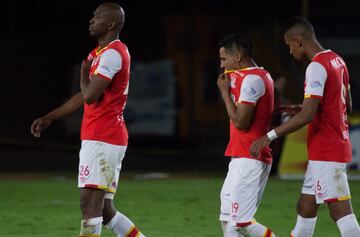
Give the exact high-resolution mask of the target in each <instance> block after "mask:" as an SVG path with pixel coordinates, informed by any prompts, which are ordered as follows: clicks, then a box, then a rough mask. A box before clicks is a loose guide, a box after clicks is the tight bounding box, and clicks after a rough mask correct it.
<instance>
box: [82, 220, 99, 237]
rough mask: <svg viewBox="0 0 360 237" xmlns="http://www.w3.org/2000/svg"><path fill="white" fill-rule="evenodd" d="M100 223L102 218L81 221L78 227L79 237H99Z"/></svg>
mask: <svg viewBox="0 0 360 237" xmlns="http://www.w3.org/2000/svg"><path fill="white" fill-rule="evenodd" d="M102 222H103V218H102V216H100V217H95V218H90V219H86V220H82V221H81V227H80V228H81V229H80V236H100V234H101V228H102Z"/></svg>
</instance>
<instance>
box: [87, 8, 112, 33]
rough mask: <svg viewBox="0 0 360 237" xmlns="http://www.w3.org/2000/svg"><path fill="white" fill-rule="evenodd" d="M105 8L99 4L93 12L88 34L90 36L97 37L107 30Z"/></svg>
mask: <svg viewBox="0 0 360 237" xmlns="http://www.w3.org/2000/svg"><path fill="white" fill-rule="evenodd" d="M106 15H107V14H106V12H105V9H103V8H102V7H101V6H99V7H98V8H97V9H96V10H95V12H94V16H93V18H91V20H90V22H89V23H90V25H89V34H90V36H91V37H94V38H96V39H98V38H99V37H101V36H103V35H104V34H106V32H107V28H108V20H107V18H106Z"/></svg>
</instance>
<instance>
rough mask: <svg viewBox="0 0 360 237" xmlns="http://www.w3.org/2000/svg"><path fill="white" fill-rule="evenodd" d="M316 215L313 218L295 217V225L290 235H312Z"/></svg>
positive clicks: (308, 236) (294, 236)
mask: <svg viewBox="0 0 360 237" xmlns="http://www.w3.org/2000/svg"><path fill="white" fill-rule="evenodd" d="M316 220H317V217H314V218H303V217H302V216H299V215H298V217H297V221H296V225H295V228H294V229H293V231H291V236H293V237H312V236H313V234H314V230H315V225H316Z"/></svg>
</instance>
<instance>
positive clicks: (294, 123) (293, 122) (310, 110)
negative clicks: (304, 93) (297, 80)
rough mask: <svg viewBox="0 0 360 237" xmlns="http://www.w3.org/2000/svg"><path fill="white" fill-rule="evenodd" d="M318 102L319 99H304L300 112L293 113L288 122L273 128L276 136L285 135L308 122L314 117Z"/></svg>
mask: <svg viewBox="0 0 360 237" xmlns="http://www.w3.org/2000/svg"><path fill="white" fill-rule="evenodd" d="M319 103H320V100H319V99H315V98H306V99H304V101H303V104H302V108H301V110H300V112H298V113H297V114H295V115H294V116H293V117H292V118H291V119H290V120H289V121H288V122H286V123H284V124H282V125H280V126H279V127H277V128H275V129H274V131H275V133H276V134H277V136H279V137H280V136H284V135H287V134H289V133H292V132H294V131H297V130H299V129H300V128H302V127H304V126H305V125H307V124H308V123H310V122H311V121H312V120H313V118H314V117H315V114H316V111H317V108H318V105H319Z"/></svg>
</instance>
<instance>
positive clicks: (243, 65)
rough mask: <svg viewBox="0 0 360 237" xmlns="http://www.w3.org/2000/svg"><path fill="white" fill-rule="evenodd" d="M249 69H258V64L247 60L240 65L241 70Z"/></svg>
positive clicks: (250, 59)
mask: <svg viewBox="0 0 360 237" xmlns="http://www.w3.org/2000/svg"><path fill="white" fill-rule="evenodd" d="M248 67H257V65H256V63H255V62H254V60H253V59H252V58H247V59H246V60H244V61H243V62H242V63H241V65H240V68H248Z"/></svg>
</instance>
